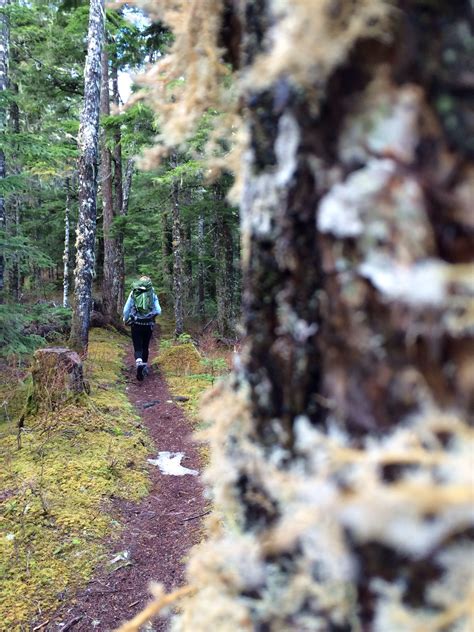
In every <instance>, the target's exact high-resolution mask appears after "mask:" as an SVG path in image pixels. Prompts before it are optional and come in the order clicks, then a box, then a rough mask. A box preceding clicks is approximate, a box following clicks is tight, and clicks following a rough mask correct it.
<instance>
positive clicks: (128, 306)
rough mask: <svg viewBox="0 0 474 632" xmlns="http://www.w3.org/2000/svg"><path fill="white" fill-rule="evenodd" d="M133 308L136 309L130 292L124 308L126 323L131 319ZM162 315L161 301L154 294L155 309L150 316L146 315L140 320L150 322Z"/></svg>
mask: <svg viewBox="0 0 474 632" xmlns="http://www.w3.org/2000/svg"><path fill="white" fill-rule="evenodd" d="M133 307H134V304H133V297H132V292H130V294H129V296H128V299H127V302H126V303H125V307H124V308H123V320H124V321H125V322H127V320H128V319H129V318H130V314H131V312H132V308H133ZM160 314H161V307H160V301H159V300H158V297H157V295H156V294H155V293H154V292H153V309H152V310H151V312H149V313H148V314H145V315H144V316H140V318H139V319H138V320H150V319H152V318H154V317H155V316H159V315H160Z"/></svg>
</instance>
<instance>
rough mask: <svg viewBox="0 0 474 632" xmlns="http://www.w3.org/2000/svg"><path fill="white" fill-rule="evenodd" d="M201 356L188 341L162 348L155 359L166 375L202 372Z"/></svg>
mask: <svg viewBox="0 0 474 632" xmlns="http://www.w3.org/2000/svg"><path fill="white" fill-rule="evenodd" d="M201 359H202V358H201V356H200V354H199V352H198V350H197V349H196V347H195V346H194V345H193V344H192V343H190V342H188V343H185V344H177V345H174V346H172V347H169V348H167V349H163V350H162V351H161V352H160V354H159V356H158V358H157V360H155V362H157V363H158V364H159V366H160V367H161V368H162V369H163V371H164V372H165V373H166V374H167V375H181V376H184V375H192V374H196V373H202V363H201Z"/></svg>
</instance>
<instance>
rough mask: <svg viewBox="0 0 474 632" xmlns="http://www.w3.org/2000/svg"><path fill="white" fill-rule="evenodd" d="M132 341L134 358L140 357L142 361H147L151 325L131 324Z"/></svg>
mask: <svg viewBox="0 0 474 632" xmlns="http://www.w3.org/2000/svg"><path fill="white" fill-rule="evenodd" d="M131 329H132V341H133V350H134V352H135V360H136V359H137V358H141V359H142V360H143V362H148V347H149V345H150V340H151V334H152V331H153V327H152V325H135V324H132V327H131Z"/></svg>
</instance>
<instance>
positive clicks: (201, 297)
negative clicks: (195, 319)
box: [197, 215, 206, 322]
mask: <svg viewBox="0 0 474 632" xmlns="http://www.w3.org/2000/svg"><path fill="white" fill-rule="evenodd" d="M197 239H198V314H199V320H200V321H201V322H204V319H205V317H206V308H205V298H206V297H205V292H204V288H205V283H204V252H205V248H204V246H205V244H204V216H203V215H199V218H198V236H197Z"/></svg>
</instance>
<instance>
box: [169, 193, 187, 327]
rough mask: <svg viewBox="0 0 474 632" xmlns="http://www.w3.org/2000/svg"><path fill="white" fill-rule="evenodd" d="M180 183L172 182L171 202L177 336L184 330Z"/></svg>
mask: <svg viewBox="0 0 474 632" xmlns="http://www.w3.org/2000/svg"><path fill="white" fill-rule="evenodd" d="M179 188H180V184H179V182H178V180H175V181H174V182H173V187H172V203H173V300H174V319H175V336H176V337H178V336H180V335H181V334H182V333H183V332H184V315H183V252H182V250H183V247H182V235H181V231H182V228H181V213H180V208H179V204H180V199H179Z"/></svg>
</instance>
